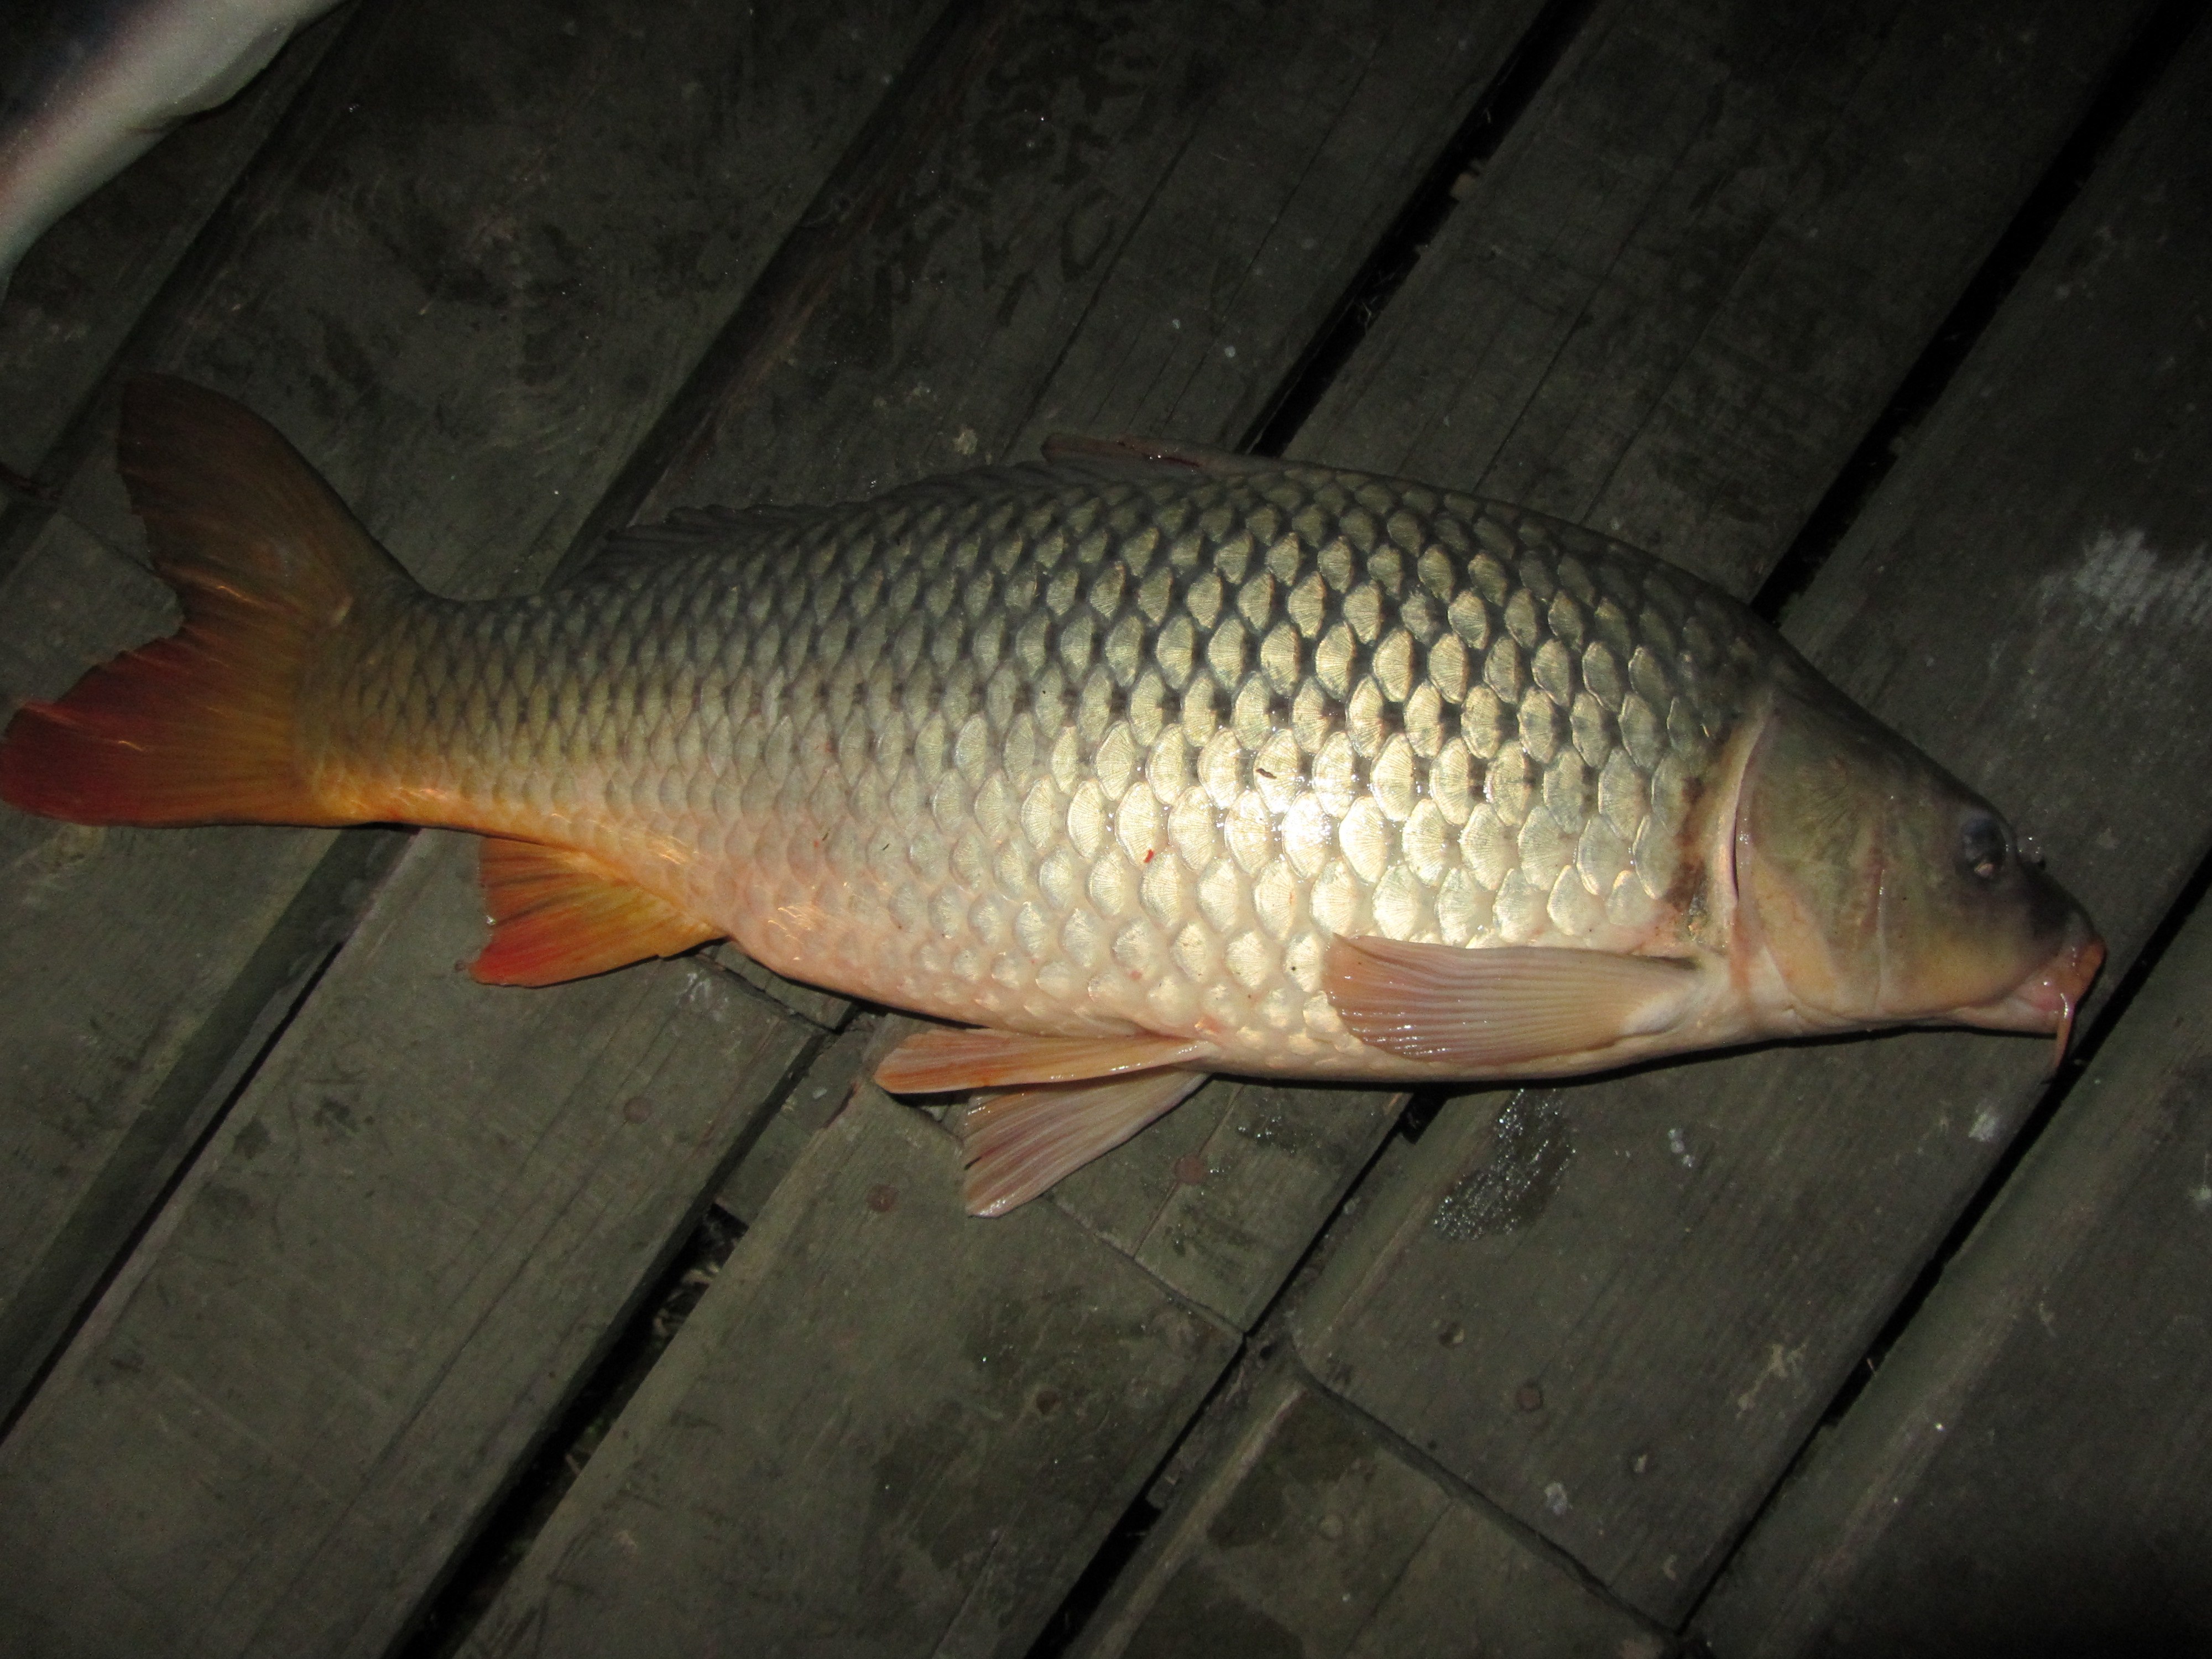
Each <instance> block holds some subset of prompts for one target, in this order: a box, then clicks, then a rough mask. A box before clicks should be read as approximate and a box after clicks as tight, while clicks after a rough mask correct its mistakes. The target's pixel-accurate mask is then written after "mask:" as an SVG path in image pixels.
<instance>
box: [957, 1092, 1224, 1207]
mask: <svg viewBox="0 0 2212 1659" xmlns="http://www.w3.org/2000/svg"><path fill="white" fill-rule="evenodd" d="M1205 1081H1206V1073H1204V1072H1185V1071H1178V1070H1175V1069H1172V1068H1170V1069H1165V1070H1161V1071H1156V1072H1135V1073H1130V1074H1129V1075H1128V1076H1127V1077H1116V1078H1109V1079H1106V1080H1105V1081H1104V1082H1101V1083H1062V1084H1057V1085H1048V1086H1046V1087H1044V1088H1040V1089H1021V1090H1018V1091H1015V1092H1013V1093H1012V1094H1004V1095H993V1096H990V1097H987V1098H986V1099H983V1100H980V1101H978V1102H976V1103H975V1104H974V1105H973V1106H970V1107H969V1109H968V1112H967V1115H966V1116H964V1117H963V1118H962V1119H961V1121H960V1158H961V1161H962V1162H963V1163H964V1164H966V1165H967V1166H968V1176H967V1179H966V1181H965V1182H964V1183H963V1186H962V1188H961V1193H960V1196H961V1201H962V1202H963V1203H964V1204H965V1205H966V1206H968V1213H969V1214H970V1215H1004V1214H1006V1212H1007V1211H1009V1210H1011V1209H1012V1208H1013V1207H1014V1206H1016V1205H1018V1204H1026V1203H1028V1202H1029V1200H1031V1199H1033V1198H1035V1197H1036V1195H1037V1194H1039V1193H1041V1192H1043V1191H1044V1190H1045V1189H1046V1188H1048V1187H1050V1186H1052V1185H1053V1184H1054V1182H1057V1181H1059V1180H1060V1178H1061V1177H1062V1176H1067V1175H1070V1174H1073V1172H1074V1171H1075V1170H1079V1169H1081V1168H1082V1167H1083V1166H1084V1165H1085V1164H1088V1163H1090V1162H1091V1159H1092V1158H1097V1156H1098V1155H1099V1154H1100V1153H1101V1152H1111V1151H1113V1149H1114V1148H1115V1147H1116V1146H1120V1145H1121V1143H1122V1142H1123V1141H1125V1140H1127V1139H1128V1138H1129V1137H1130V1136H1131V1135H1133V1134H1134V1133H1137V1131H1138V1130H1139V1129H1141V1128H1143V1127H1145V1126H1146V1124H1147V1123H1150V1122H1151V1121H1152V1120H1153V1119H1155V1118H1157V1117H1158V1116H1160V1115H1162V1114H1163V1113H1165V1112H1166V1111H1168V1110H1169V1109H1171V1108H1173V1107H1175V1106H1176V1105H1179V1104H1180V1103H1182V1099H1183V1097H1185V1096H1187V1095H1188V1094H1189V1093H1190V1092H1191V1091H1192V1090H1194V1089H1195V1088H1197V1087H1198V1085H1200V1084H1201V1083H1203V1082H1205Z"/></svg>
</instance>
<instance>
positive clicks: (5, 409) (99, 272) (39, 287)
mask: <svg viewBox="0 0 2212 1659" xmlns="http://www.w3.org/2000/svg"><path fill="white" fill-rule="evenodd" d="M48 10H50V8H42V7H38V6H20V7H14V8H10V9H9V11H8V12H7V13H6V14H5V15H0V64H8V65H9V70H10V74H11V75H12V73H13V72H14V70H15V67H16V66H18V65H21V64H22V63H23V61H24V58H23V54H24V53H25V52H27V51H28V50H30V49H31V48H30V37H31V36H32V35H33V33H35V30H36V27H37V26H38V25H39V24H40V23H41V22H43V21H45V19H44V15H43V14H45V13H46V12H47V11H48ZM352 11H353V8H351V7H346V8H343V9H341V10H340V11H339V12H338V14H337V15H335V16H332V17H329V18H325V19H323V20H321V21H319V22H316V23H314V24H313V25H311V26H310V27H307V28H306V29H304V30H302V31H301V33H300V34H299V36H298V38H297V39H295V40H292V41H291V42H290V43H289V44H288V45H287V46H286V47H285V49H284V50H283V52H280V53H279V54H278V55H277V58H276V62H275V63H274V64H271V65H270V67H269V69H268V70H266V71H265V72H264V74H263V75H262V76H260V77H259V78H258V79H257V80H256V81H255V82H253V84H252V86H251V87H249V88H247V89H246V91H245V92H244V93H243V94H240V96H239V97H238V98H236V99H235V100H233V101H231V102H230V103H228V104H226V105H224V106H222V108H221V109H219V110H216V111H212V112H210V113H208V114H206V115H204V116H202V117H200V118H197V119H195V120H191V121H188V122H186V123H185V125H183V126H181V127H179V129H177V131H174V132H173V133H171V134H170V135H169V136H168V137H167V138H164V139H163V140H162V141H161V143H158V144H156V145H155V147H154V148H153V149H151V150H150V151H149V152H148V153H147V154H146V155H143V156H142V157H141V158H140V159H139V160H138V161H137V162H135V163H134V164H133V165H131V167H127V168H125V170H124V172H123V173H120V174H119V175H118V176H117V177H116V178H114V179H111V180H110V181H109V182H108V183H107V184H106V185H102V186H101V187H100V189H99V190H97V191H94V192H93V193H92V195H90V196H89V197H86V198H85V200H83V201H82V202H81V203H79V204H77V205H76V207H75V208H72V209H71V210H70V211H69V212H68V213H66V214H64V216H62V217H61V219H60V220H59V221H58V222H56V223H55V224H54V225H53V227H52V228H51V229H49V230H48V231H47V232H46V234H45V235H44V236H42V237H40V239H39V240H38V242H37V243H36V244H35V245H34V246H33V247H32V249H31V251H30V252H28V253H27V254H26V255H25V256H24V257H23V260H22V263H21V264H19V265H17V266H16V268H15V276H14V277H13V278H12V279H11V280H10V282H9V285H8V294H7V297H6V299H5V300H4V301H0V464H4V465H7V466H9V467H11V468H13V469H14V470H15V471H17V472H19V473H22V474H24V475H26V476H27V475H30V474H33V473H35V472H36V471H39V469H40V467H41V466H42V465H44V464H45V462H46V456H47V453H48V451H49V449H50V448H51V447H52V444H53V442H54V441H55V439H56V438H57V437H58V436H59V435H61V432H62V429H63V428H64V426H65V425H66V424H67V422H69V420H70V417H71V416H73V415H75V414H76V412H77V410H78V407H79V405H80V404H82V402H83V401H84V399H85V397H86V396H87V394H88V393H89V392H91V391H92V389H93V388H94V386H97V385H98V384H99V382H100V377H101V376H102V375H103V374H105V373H106V369H107V365H108V362H109V360H110V359H111V358H112V356H114V355H115V352H116V350H117V349H118V347H119V346H120V345H121V344H122V343H123V341H124V339H125V337H126V336H127V335H128V334H129V333H130V331H131V328H132V327H133V325H136V324H137V321H138V319H139V318H140V316H141V315H142V314H143V313H144V312H145V310H146V307H147V306H148V305H149V303H150V302H151V301H152V300H153V298H154V296H155V294H156V293H157V292H158V291H159V290H160V289H161V284H162V283H164V282H166V281H167V279H168V277H169V274H170V272H171V271H172V270H174V269H175V268H176V266H177V264H178V262H179V260H180V259H182V258H184V256H185V250H186V249H188V248H189V247H190V246H191V244H192V240H193V238H194V237H196V236H197V235H198V234H199V233H200V231H201V229H202V228H203V227H204V226H205V224H206V223H207V222H208V220H209V218H210V216H212V215H213V214H214V213H215V212H216V210H217V208H218V206H219V205H220V204H222V202H223V200H224V197H225V195H226V194H227V193H228V191H230V190H231V188H232V186H233V185H234V183H235V182H236V181H237V179H238V178H239V175H240V173H241V172H243V171H245V170H246V167H247V165H248V164H249V163H250V162H251V161H252V158H253V156H254V155H255V153H256V152H257V151H258V150H259V149H260V148H261V146H262V144H263V143H264V141H265V140H266V139H267V138H268V137H269V135H270V131H271V130H272V129H273V128H274V127H275V126H276V124H277V122H278V121H279V120H280V119H282V118H283V115H284V113H285V112H286V111H287V109H289V107H290V106H291V104H292V101H293V100H294V99H295V97H296V96H297V95H298V94H299V92H300V89H301V87H302V86H303V85H305V84H306V83H307V81H308V79H309V78H310V77H311V76H313V73H314V70H315V66H316V65H317V64H319V63H320V62H321V61H322V58H323V55H324V54H325V52H328V51H329V50H330V49H331V45H332V43H333V42H334V41H335V40H337V36H338V33H339V31H340V30H341V29H342V28H343V27H345V21H346V19H347V18H348V17H349V16H350V15H351V14H352Z"/></svg>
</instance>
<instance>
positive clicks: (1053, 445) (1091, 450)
mask: <svg viewBox="0 0 2212 1659" xmlns="http://www.w3.org/2000/svg"><path fill="white" fill-rule="evenodd" d="M1044 459H1045V462H1046V464H1047V465H1050V466H1054V467H1059V466H1064V465H1073V466H1081V467H1083V468H1085V470H1086V471H1091V470H1102V469H1103V470H1108V471H1115V472H1120V473H1123V474H1126V475H1130V476H1134V477H1158V476H1159V475H1160V474H1161V473H1162V472H1198V473H1203V474H1205V475H1206V477H1214V478H1232V477H1239V476H1241V475H1243V474H1245V473H1249V472H1280V471H1282V470H1283V469H1284V467H1285V465H1288V463H1286V462H1285V461H1282V460H1279V459H1276V458H1275V457H1274V456H1272V455H1243V454H1239V453H1237V452H1236V451H1235V450H1232V449H1208V448H1207V447H1206V446H1205V445H1203V444H1187V443H1183V442H1181V441H1178V440H1176V439H1173V438H1091V437H1086V436H1085V435H1082V434H1080V433H1073V432H1055V433H1054V434H1053V435H1052V436H1050V437H1049V438H1047V439H1046V440H1045V441H1044Z"/></svg>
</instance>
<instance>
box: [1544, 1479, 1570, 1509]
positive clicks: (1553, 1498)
mask: <svg viewBox="0 0 2212 1659" xmlns="http://www.w3.org/2000/svg"><path fill="white" fill-rule="evenodd" d="M1544 1507H1545V1508H1546V1509H1547V1510H1551V1512H1552V1513H1553V1514H1554V1515H1565V1513H1566V1512H1567V1489H1566V1486H1565V1485H1564V1484H1563V1483H1561V1482H1559V1481H1557V1480H1554V1481H1553V1482H1552V1484H1551V1485H1549V1486H1546V1487H1545V1488H1544Z"/></svg>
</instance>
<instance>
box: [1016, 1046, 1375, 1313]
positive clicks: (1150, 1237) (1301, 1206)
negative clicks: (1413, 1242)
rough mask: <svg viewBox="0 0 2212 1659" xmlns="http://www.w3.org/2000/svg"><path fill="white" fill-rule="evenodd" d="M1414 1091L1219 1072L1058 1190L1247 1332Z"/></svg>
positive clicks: (1079, 1212) (1077, 1211) (1085, 1218)
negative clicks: (1306, 1084)
mask: <svg viewBox="0 0 2212 1659" xmlns="http://www.w3.org/2000/svg"><path fill="white" fill-rule="evenodd" d="M1405 1100H1406V1097H1405V1096H1403V1095H1401V1094H1389V1093H1385V1092H1383V1091H1374V1090H1370V1091H1353V1090H1347V1089H1295V1088H1285V1087H1283V1086H1282V1085H1277V1084H1267V1083H1248V1082H1243V1081H1237V1080H1232V1079H1219V1080H1218V1081H1215V1082H1213V1083H1210V1084H1208V1085H1206V1087H1205V1088H1204V1089H1203V1090H1202V1091H1200V1092H1199V1093H1198V1094H1196V1095H1194V1096H1193V1097H1191V1098H1190V1099H1189V1100H1188V1101H1187V1102H1185V1103H1183V1104H1182V1105H1181V1106H1179V1107H1177V1108H1176V1109H1175V1111H1174V1112H1173V1113H1171V1114H1170V1116H1169V1120H1168V1121H1167V1122H1166V1123H1164V1124H1163V1125H1161V1126H1160V1127H1159V1128H1158V1129H1157V1130H1152V1131H1147V1132H1146V1133H1145V1134H1143V1135H1140V1136H1139V1137H1138V1138H1137V1139H1136V1140H1134V1141H1133V1142H1132V1143H1131V1144H1130V1145H1129V1146H1126V1147H1124V1148H1122V1149H1121V1150H1120V1151H1119V1152H1117V1153H1115V1154H1110V1155H1109V1156H1108V1157H1106V1158H1101V1159H1099V1160H1098V1161H1097V1162H1096V1163H1094V1164H1091V1165H1089V1166H1088V1167H1086V1168H1085V1169H1082V1170H1077V1171H1076V1172H1075V1174H1074V1175H1073V1176H1070V1177H1068V1179H1067V1180H1066V1181H1064V1182H1061V1183H1060V1186H1059V1187H1057V1188H1054V1192H1053V1194H1052V1198H1053V1201H1054V1203H1056V1204H1058V1205H1059V1206H1060V1207H1061V1208H1062V1209H1064V1210H1066V1212H1068V1213H1069V1214H1071V1215H1073V1216H1075V1217H1076V1218H1079V1220H1081V1221H1082V1222H1083V1223H1084V1224H1085V1225H1086V1226H1089V1227H1091V1229H1092V1230H1094V1231H1097V1232H1098V1233H1099V1234H1100V1235H1102V1236H1103V1237H1107V1238H1110V1239H1112V1240H1113V1241H1114V1242H1115V1243H1117V1244H1119V1245H1120V1246H1121V1248H1122V1249H1125V1250H1127V1252H1128V1253H1129V1254H1130V1255H1133V1256H1134V1257H1135V1258H1136V1259H1137V1260H1138V1261H1140V1262H1142V1263H1143V1264H1144V1265H1145V1266H1146V1267H1149V1268H1151V1269H1152V1271H1153V1272H1154V1273H1158V1275H1159V1276H1160V1277H1161V1278H1162V1279H1164V1280H1166V1281H1167V1282H1168V1283H1169V1284H1170V1285H1174V1286H1175V1287H1176V1289H1177V1290H1179V1291H1182V1293H1183V1294H1184V1295H1185V1296H1188V1297H1192V1298H1193V1299H1194V1300H1195V1301H1198V1302H1200V1303H1202V1304H1204V1305H1206V1307H1208V1308H1211V1309H1212V1310H1214V1312H1216V1313H1218V1314H1219V1315H1220V1316H1222V1317H1223V1318H1225V1319H1226V1320H1228V1321H1229V1322H1231V1323H1232V1324H1235V1325H1237V1326H1239V1327H1240V1328H1243V1329H1247V1330H1249V1329H1250V1328H1251V1327H1252V1325H1253V1323H1254V1322H1255V1321H1256V1320H1258V1318H1259V1317H1260V1316H1261V1314H1262V1313H1264V1312H1265V1311H1266V1310H1267V1305H1268V1304H1269V1303H1270V1302H1271V1301H1272V1300H1273V1297H1274V1295H1275V1292H1276V1291H1278V1290H1279V1289H1281V1287H1282V1284H1283V1280H1284V1279H1285V1278H1287V1277H1288V1276H1289V1274H1290V1271H1291V1268H1292V1267H1295V1266H1296V1265H1297V1260H1298V1258H1299V1257H1300V1256H1301V1255H1304V1253H1305V1250H1306V1247H1307V1246H1308V1245H1309V1244H1310V1243H1312V1242H1313V1237H1314V1234H1315V1233H1316V1231H1318V1229H1319V1227H1320V1225H1321V1223H1322V1220H1323V1219H1324V1218H1327V1217H1328V1216H1330V1215H1333V1214H1334V1213H1335V1212H1336V1207H1337V1206H1338V1204H1339V1203H1340V1202H1341V1201H1342V1200H1343V1197H1344V1195H1345V1194H1346V1192H1347V1191H1349V1190H1350V1188H1351V1187H1352V1182H1353V1181H1354V1180H1355V1179H1356V1178H1357V1177H1358V1174H1359V1172H1360V1171H1361V1170H1364V1169H1365V1168H1366V1167H1367V1161H1368V1159H1369V1158H1372V1157H1373V1156H1374V1153H1375V1148H1376V1146H1378V1145H1379V1144H1380V1143H1381V1141H1382V1139H1383V1136H1384V1135H1385V1134H1387V1133H1389V1130H1390V1126H1391V1125H1392V1124H1393V1123H1394V1122H1395V1121H1397V1117H1398V1111H1399V1109H1400V1108H1401V1106H1403V1105H1404V1104H1405Z"/></svg>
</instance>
